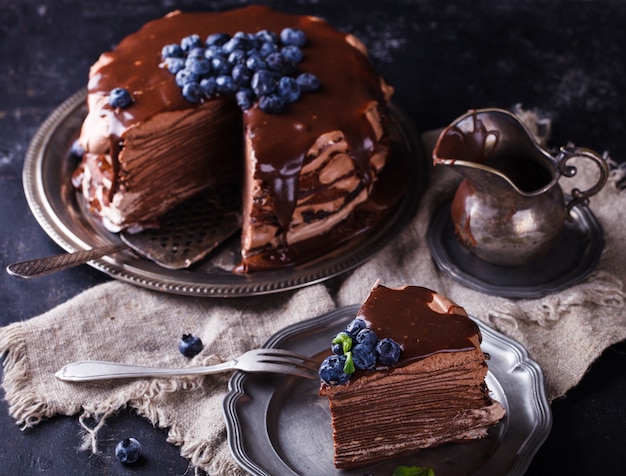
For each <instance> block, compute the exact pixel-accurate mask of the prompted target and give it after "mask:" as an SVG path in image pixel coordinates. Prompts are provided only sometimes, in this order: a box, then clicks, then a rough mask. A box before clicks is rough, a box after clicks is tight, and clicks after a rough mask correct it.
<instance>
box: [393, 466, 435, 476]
mask: <svg viewBox="0 0 626 476" xmlns="http://www.w3.org/2000/svg"><path fill="white" fill-rule="evenodd" d="M392 476H435V470H434V469H433V468H428V467H426V466H424V467H419V466H398V467H397V468H396V469H395V471H394V472H393V475H392Z"/></svg>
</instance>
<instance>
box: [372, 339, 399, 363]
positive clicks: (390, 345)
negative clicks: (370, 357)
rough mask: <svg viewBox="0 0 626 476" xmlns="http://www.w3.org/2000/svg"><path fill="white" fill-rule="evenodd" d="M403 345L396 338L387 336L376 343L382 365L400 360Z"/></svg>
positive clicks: (377, 353)
mask: <svg viewBox="0 0 626 476" xmlns="http://www.w3.org/2000/svg"><path fill="white" fill-rule="evenodd" d="M401 353H402V347H400V344H398V343H397V342H396V341H395V340H393V339H390V338H388V337H385V338H383V339H380V341H378V344H376V355H377V356H378V362H380V363H381V364H382V365H394V364H395V363H397V362H398V360H400V354H401Z"/></svg>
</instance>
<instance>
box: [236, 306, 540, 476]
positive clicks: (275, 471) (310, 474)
mask: <svg viewBox="0 0 626 476" xmlns="http://www.w3.org/2000/svg"><path fill="white" fill-rule="evenodd" d="M358 310H359V306H349V307H344V308H340V309H336V310H334V311H331V312H329V313H327V314H324V315H323V316H320V317H317V318H314V319H311V320H308V321H304V322H301V323H298V324H294V325H292V326H289V327H287V328H285V329H283V330H282V331H280V332H278V333H277V334H275V335H274V336H273V337H272V338H270V339H269V341H268V342H267V343H266V344H265V347H279V348H283V349H289V350H293V351H295V352H298V353H300V354H302V355H307V356H316V357H318V358H319V360H320V361H321V359H322V358H323V357H324V356H326V355H328V353H329V352H330V348H329V342H330V339H331V336H333V335H335V334H336V333H337V332H339V331H340V330H342V329H343V328H344V327H345V325H346V323H347V322H349V321H350V320H351V319H353V318H354V316H355V315H356V313H357V312H358ZM476 323H477V324H478V326H479V328H480V331H481V334H482V337H483V341H482V344H481V348H482V350H483V351H484V352H486V353H488V354H489V355H490V356H491V358H490V360H489V361H488V365H489V372H488V374H487V378H486V381H487V385H488V386H489V389H490V390H491V394H492V397H493V398H495V399H496V400H498V401H499V402H500V403H501V404H502V405H503V406H504V407H505V409H506V411H507V414H506V416H505V418H504V419H503V420H501V421H500V422H499V423H498V424H497V425H495V426H494V427H492V428H490V430H489V433H488V436H487V437H486V438H484V439H483V440H479V441H474V442H470V443H463V444H447V445H443V446H440V447H438V448H432V449H428V450H421V451H418V452H416V453H414V454H413V455H410V456H404V457H401V458H396V459H391V460H388V461H385V462H382V463H378V464H376V465H372V466H366V467H362V468H358V469H353V470H349V471H346V470H342V471H338V470H337V469H335V468H334V466H333V442H332V427H331V421H330V414H329V411H328V401H327V399H326V398H321V397H320V396H319V393H318V392H319V381H317V380H310V379H302V378H298V377H289V376H282V375H267V374H252V373H248V374H246V373H243V372H237V373H235V374H234V375H233V376H232V377H231V379H230V384H229V392H228V394H227V395H226V397H225V399H224V414H225V417H226V424H227V429H228V442H229V446H230V449H231V452H232V454H233V456H234V458H235V460H236V461H237V462H238V463H239V464H240V465H241V466H242V467H243V468H244V469H245V470H246V471H247V472H249V473H250V474H252V475H255V476H270V475H271V476H287V475H289V476H295V475H307V476H329V475H332V474H338V475H339V474H341V475H344V476H350V475H354V476H362V475H364V474H375V475H390V474H392V473H393V471H394V469H395V468H396V467H397V466H399V465H407V466H430V467H433V468H434V470H435V473H436V474H437V476H465V475H475V476H492V475H500V476H522V475H523V474H524V473H525V471H526V470H527V468H528V466H529V464H530V462H531V460H532V458H533V457H534V455H535V453H536V452H537V450H538V449H539V447H540V446H541V445H542V444H543V442H544V441H545V439H546V438H547V436H548V434H549V433H550V428H551V427H552V414H551V411H550V405H549V403H548V401H547V398H546V395H545V388H544V380H543V374H542V372H541V368H540V367H539V366H538V365H537V363H536V362H534V361H533V360H531V359H529V357H528V354H527V352H526V350H525V349H524V347H523V346H522V345H521V344H519V343H517V342H515V341H513V340H511V339H510V338H508V337H506V336H504V335H502V334H500V333H499V332H497V331H495V330H493V329H491V328H490V327H488V326H486V325H485V324H483V323H481V322H480V321H476ZM355 417H356V418H358V409H357V410H355Z"/></svg>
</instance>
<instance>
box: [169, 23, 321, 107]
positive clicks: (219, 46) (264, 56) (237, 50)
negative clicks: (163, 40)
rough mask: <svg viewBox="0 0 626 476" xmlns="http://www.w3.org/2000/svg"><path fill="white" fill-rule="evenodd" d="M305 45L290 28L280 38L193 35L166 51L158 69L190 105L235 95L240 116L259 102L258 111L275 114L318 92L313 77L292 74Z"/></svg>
mask: <svg viewBox="0 0 626 476" xmlns="http://www.w3.org/2000/svg"><path fill="white" fill-rule="evenodd" d="M306 41H307V38H306V35H305V33H304V32H303V31H302V30H299V29H295V28H285V29H283V30H282V31H281V32H280V34H276V33H275V32H273V31H270V30H261V31H259V32H257V33H245V32H237V33H235V34H234V35H232V36H231V35H229V34H227V33H215V34H211V35H209V36H208V38H207V39H206V41H202V39H201V38H200V37H199V36H198V35H195V34H194V35H190V36H186V37H185V38H183V39H182V40H181V42H180V44H176V43H174V44H169V45H165V46H164V47H163V49H162V51H161V57H162V60H163V61H162V63H161V67H163V68H166V69H167V70H168V71H169V72H170V73H172V74H174V75H175V76H176V84H177V85H178V86H179V87H180V88H181V89H182V95H183V97H184V98H185V99H187V100H188V101H190V102H192V103H199V102H201V101H203V100H204V99H206V98H212V97H215V96H224V95H234V96H235V98H236V100H237V104H238V105H239V107H240V108H241V109H242V110H244V111H245V110H247V109H249V108H250V107H252V105H253V104H254V103H255V102H256V101H258V103H259V108H260V109H261V110H262V111H264V112H267V113H270V114H279V113H281V112H282V111H283V110H284V109H285V107H286V106H287V105H288V104H290V103H293V102H295V101H297V100H298V99H300V95H301V94H302V93H303V92H312V91H317V90H318V89H319V88H320V81H319V79H318V78H317V77H316V76H315V75H314V74H311V73H300V72H299V71H298V69H297V64H298V63H299V62H301V61H302V59H303V58H304V54H303V52H302V47H303V46H304V45H305V44H306Z"/></svg>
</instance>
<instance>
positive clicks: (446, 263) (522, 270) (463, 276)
mask: <svg viewBox="0 0 626 476" xmlns="http://www.w3.org/2000/svg"><path fill="white" fill-rule="evenodd" d="M571 216H572V221H566V222H565V226H564V228H563V231H562V232H561V234H560V236H559V238H558V240H557V242H556V243H555V245H554V247H553V249H552V250H551V251H550V252H549V253H548V254H547V255H546V256H544V257H542V258H540V259H538V260H537V261H534V262H532V263H528V264H526V265H523V266H510V267H507V266H498V265H495V264H491V263H487V262H486V261H483V260H481V259H480V258H478V257H477V256H476V255H475V254H474V253H472V252H471V251H470V250H469V249H468V248H467V247H466V246H464V245H463V244H462V243H461V241H460V240H459V239H458V237H457V236H456V234H455V232H454V225H453V224H452V220H451V219H450V206H449V205H447V206H445V207H442V208H441V209H439V210H438V211H437V212H436V213H435V215H434V216H433V219H432V221H431V223H430V226H429V228H428V245H429V247H430V252H431V255H432V257H433V260H434V261H435V263H436V264H437V267H438V268H439V269H441V270H442V271H443V272H445V273H447V274H448V275H449V276H450V277H452V278H453V279H455V280H456V281H458V282H460V283H462V284H464V285H465V286H467V287H470V288H472V289H475V290H477V291H480V292H483V293H486V294H490V295H492V296H501V297H506V298H526V299H530V298H540V297H542V296H545V295H547V294H551V293H556V292H559V291H562V290H564V289H567V288H568V287H570V286H573V285H574V284H576V283H579V282H581V281H583V280H584V279H586V278H587V277H588V276H589V274H590V273H591V272H592V271H593V270H594V269H595V267H596V266H597V264H598V261H599V260H600V256H601V255H602V250H603V249H604V232H603V231H602V226H601V225H600V223H599V222H598V220H597V219H596V217H595V215H594V214H593V212H592V211H591V210H590V209H589V207H583V206H580V205H576V206H575V207H573V208H572V211H571Z"/></svg>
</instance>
